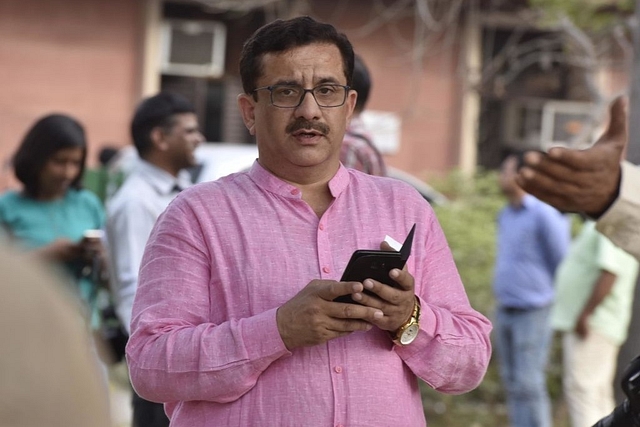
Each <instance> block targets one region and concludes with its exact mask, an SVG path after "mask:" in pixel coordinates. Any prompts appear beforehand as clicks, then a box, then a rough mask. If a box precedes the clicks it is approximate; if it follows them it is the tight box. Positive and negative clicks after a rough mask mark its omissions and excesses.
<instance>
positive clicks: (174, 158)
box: [162, 113, 204, 172]
mask: <svg viewBox="0 0 640 427" xmlns="http://www.w3.org/2000/svg"><path fill="white" fill-rule="evenodd" d="M203 141H204V137H203V136H202V134H201V133H200V131H199V128H198V118H197V116H196V115H195V114H193V113H181V114H176V115H174V116H173V125H172V126H171V128H169V129H168V130H165V131H163V132H162V144H163V148H164V151H165V153H166V155H167V158H168V159H169V162H170V164H171V165H172V166H173V168H175V171H176V172H177V171H179V170H180V169H184V168H187V167H190V166H194V165H195V164H196V158H195V154H194V153H195V149H196V147H197V146H198V145H199V144H200V143H201V142H203Z"/></svg>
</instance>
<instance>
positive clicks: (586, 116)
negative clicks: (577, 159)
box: [503, 99, 595, 151]
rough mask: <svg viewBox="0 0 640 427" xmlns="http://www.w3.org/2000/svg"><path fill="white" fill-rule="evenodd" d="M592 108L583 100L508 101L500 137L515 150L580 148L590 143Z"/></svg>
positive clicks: (593, 109)
mask: <svg viewBox="0 0 640 427" xmlns="http://www.w3.org/2000/svg"><path fill="white" fill-rule="evenodd" d="M594 113H595V108H594V106H593V104H590V103H587V102H574V101H556V100H543V99H520V100H517V101H511V102H508V103H507V104H506V106H505V113H504V122H503V125H504V127H503V130H504V139H505V143H506V145H507V146H509V147H512V148H514V149H517V150H530V149H535V150H543V151H546V150H548V149H549V148H551V147H552V146H557V145H562V146H569V147H573V148H583V147H585V146H587V145H589V143H591V140H592V138H591V136H592V135H591V134H592V133H593V118H594Z"/></svg>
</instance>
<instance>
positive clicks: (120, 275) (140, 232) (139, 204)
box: [106, 160, 191, 331]
mask: <svg viewBox="0 0 640 427" xmlns="http://www.w3.org/2000/svg"><path fill="white" fill-rule="evenodd" d="M190 185H191V181H190V179H189V174H188V173H187V172H186V171H181V173H180V174H179V175H178V178H176V177H174V176H173V175H171V174H169V173H168V172H166V171H164V170H162V169H160V168H158V167H157V166H154V165H152V164H151V163H149V162H147V161H145V160H138V161H137V162H136V165H135V168H134V169H133V171H132V172H131V173H130V174H129V175H128V176H127V178H126V179H125V181H124V183H123V184H122V187H120V189H119V190H118V191H117V192H116V193H115V195H114V196H113V198H112V199H111V200H110V201H109V202H108V203H107V225H106V232H107V242H108V245H109V255H110V260H111V267H112V271H111V277H112V279H111V287H112V290H113V294H114V296H115V303H116V312H117V314H118V317H119V318H120V320H121V321H122V323H123V325H124V326H125V327H126V328H127V331H128V330H129V324H130V323H131V308H132V306H133V299H134V297H135V293H136V289H137V288H138V270H139V269H140V261H141V260H142V254H143V253H144V248H145V245H146V244H147V239H148V238H149V235H150V234H151V229H152V228H153V226H154V225H155V223H156V220H157V219H158V217H159V216H160V214H161V213H162V212H164V210H165V209H166V207H167V206H168V205H169V203H170V202H171V201H172V200H173V198H174V197H175V196H176V195H177V194H178V191H176V190H177V189H176V188H175V187H176V186H178V187H180V188H182V189H184V188H187V187H188V186H190Z"/></svg>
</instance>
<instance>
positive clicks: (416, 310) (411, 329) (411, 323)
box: [392, 296, 420, 345]
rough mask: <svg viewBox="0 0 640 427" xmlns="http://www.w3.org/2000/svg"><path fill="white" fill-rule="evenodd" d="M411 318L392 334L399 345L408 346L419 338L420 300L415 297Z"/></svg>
mask: <svg viewBox="0 0 640 427" xmlns="http://www.w3.org/2000/svg"><path fill="white" fill-rule="evenodd" d="M414 298H415V301H414V303H413V311H412V312H411V317H409V319H408V320H407V321H406V322H404V323H403V324H402V325H400V327H399V328H398V329H396V331H395V332H393V333H392V340H393V342H394V343H395V344H398V345H408V344H411V343H412V342H413V340H415V339H416V337H417V336H418V332H419V330H420V300H419V299H418V297H417V296H416V297H414Z"/></svg>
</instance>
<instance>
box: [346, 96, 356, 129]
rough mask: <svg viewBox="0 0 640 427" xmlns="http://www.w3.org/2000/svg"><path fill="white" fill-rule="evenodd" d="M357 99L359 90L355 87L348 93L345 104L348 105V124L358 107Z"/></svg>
mask: <svg viewBox="0 0 640 427" xmlns="http://www.w3.org/2000/svg"><path fill="white" fill-rule="evenodd" d="M357 99H358V92H356V91H355V90H353V89H351V90H349V93H348V94H347V100H346V101H345V104H346V106H347V124H349V122H350V121H351V118H352V117H353V112H354V111H355V108H356V100H357Z"/></svg>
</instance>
